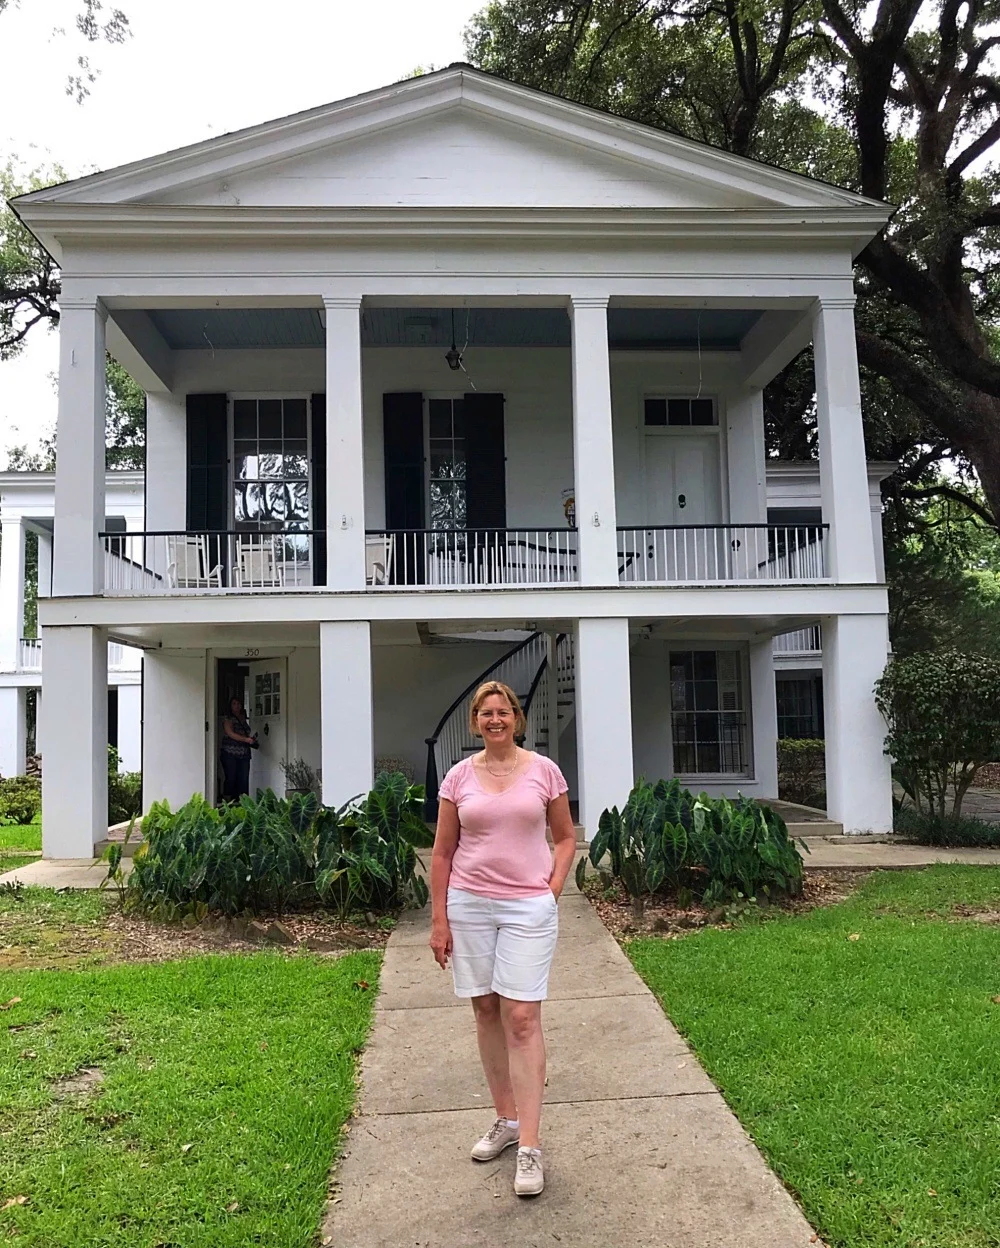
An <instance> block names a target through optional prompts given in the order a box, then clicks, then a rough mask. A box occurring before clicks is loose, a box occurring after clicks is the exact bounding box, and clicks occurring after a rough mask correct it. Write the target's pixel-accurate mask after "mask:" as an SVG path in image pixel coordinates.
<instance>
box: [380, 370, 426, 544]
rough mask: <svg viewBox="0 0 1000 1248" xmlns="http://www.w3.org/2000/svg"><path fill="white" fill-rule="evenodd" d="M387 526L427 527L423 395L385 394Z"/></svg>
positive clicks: (388, 527)
mask: <svg viewBox="0 0 1000 1248" xmlns="http://www.w3.org/2000/svg"><path fill="white" fill-rule="evenodd" d="M382 430H383V435H384V455H385V527H386V528H387V529H422V528H423V527H424V396H423V395H422V394H414V393H403V394H383V396H382Z"/></svg>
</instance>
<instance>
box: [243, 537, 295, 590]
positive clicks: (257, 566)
mask: <svg viewBox="0 0 1000 1248" xmlns="http://www.w3.org/2000/svg"><path fill="white" fill-rule="evenodd" d="M236 557H237V564H236V568H235V569H234V572H235V575H234V580H235V581H236V584H237V585H238V586H239V587H240V589H280V588H281V587H282V586H284V584H285V569H284V565H283V564H282V563H281V561H280V559H279V558H278V554H277V551H276V549H275V539H274V537H273V536H272V535H269V534H266V533H261V534H256V533H255V534H253V535H252V536H251V535H249V534H247V535H246V536H245V537H242V538H240V542H239V546H238V548H237V555H236Z"/></svg>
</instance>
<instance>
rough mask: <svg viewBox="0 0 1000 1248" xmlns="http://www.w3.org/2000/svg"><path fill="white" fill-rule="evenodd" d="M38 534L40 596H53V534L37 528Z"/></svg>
mask: <svg viewBox="0 0 1000 1248" xmlns="http://www.w3.org/2000/svg"><path fill="white" fill-rule="evenodd" d="M37 535H38V597H39V598H51V597H52V534H51V533H44V532H42V530H40V529H39V530H37Z"/></svg>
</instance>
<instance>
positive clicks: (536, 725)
mask: <svg viewBox="0 0 1000 1248" xmlns="http://www.w3.org/2000/svg"><path fill="white" fill-rule="evenodd" d="M575 679H576V666H575V661H574V643H573V637H572V635H571V634H568V633H561V634H559V636H558V637H553V636H552V635H551V634H548V633H541V632H535V633H531V634H530V635H529V636H528V637H526V638H524V640H523V641H519V642H518V643H517V644H516V645H515V646H512V647H511V649H510V650H508V651H507V653H506V654H504V655H502V656H501V657H500V658H499V659H497V660H496V662H495V663H492V664H491V665H490V666H489V667H488V668H486V670H485V671H483V672H480V674H479V675H478V676H477V677H476V678H475V680H473V681H471V682H470V683H469V685H468V686H467V687H466V688H465V689H463V690H462V692H461V693H460V694H459V695H458V697H457V698H456V699H455V701H454V702H452V704H451V706H449V707H448V709H447V710H446V711H445V713H444V715H442V716H441V719H440V720H439V722H438V724H437V727H436V728H435V729H434V732H433V733H432V734H431V736H429V737H427V739H426V740H427V771H426V775H425V780H424V783H425V787H426V792H427V796H426V801H425V806H424V812H425V815H426V818H427V819H429V820H434V819H436V818H437V812H438V786H439V784H440V782H441V778H442V777H443V776H444V775H445V774H446V772H447V771H448V770H449V769H450V768H451V767H454V765H455V764H456V763H457V762H459V761H460V760H461V759H463V758H465V757H467V756H468V755H469V754H474V753H475V752H476V751H477V750H481V749H482V744H483V743H482V741H481V740H480V739H479V737H477V736H475V735H474V734H473V733H472V730H471V729H470V727H469V707H470V705H471V703H472V695H473V694H474V693H475V692H476V690H477V689H478V688H479V686H480V685H481V684H483V682H484V681H487V680H499V681H502V682H503V683H504V684H505V685H509V686H510V687H511V688H512V689H513V690H514V692H515V693H516V694H517V696H518V698H519V700H520V702H521V706H522V707H523V709H524V714H525V719H526V721H527V724H526V727H525V732H524V738H523V740H522V742H521V744H522V745H523V746H524V748H525V749H527V750H537V751H538V753H539V754H547V755H549V756H550V757H558V739H559V737H560V736H561V734H562V733H563V731H564V730H565V729H566V728H568V727H569V724H570V722H571V721H572V719H573V716H574V715H575V713H576V698H575V692H576V685H575Z"/></svg>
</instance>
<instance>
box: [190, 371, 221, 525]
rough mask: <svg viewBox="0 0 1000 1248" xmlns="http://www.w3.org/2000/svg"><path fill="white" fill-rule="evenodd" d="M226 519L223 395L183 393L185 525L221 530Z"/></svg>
mask: <svg viewBox="0 0 1000 1248" xmlns="http://www.w3.org/2000/svg"><path fill="white" fill-rule="evenodd" d="M228 522H229V436H228V423H227V408H226V396H225V395H224V394H189V395H188V396H187V527H188V531H189V532H192V533H211V532H221V531H222V530H224V529H226V528H227V527H228Z"/></svg>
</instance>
